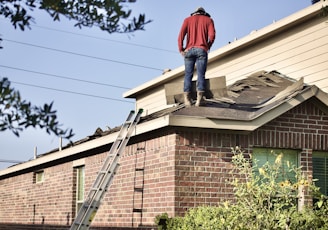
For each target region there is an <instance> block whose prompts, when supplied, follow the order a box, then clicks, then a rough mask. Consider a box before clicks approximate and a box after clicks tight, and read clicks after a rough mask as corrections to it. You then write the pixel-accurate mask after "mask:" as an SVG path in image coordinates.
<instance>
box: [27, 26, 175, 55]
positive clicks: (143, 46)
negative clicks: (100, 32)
mask: <svg viewBox="0 0 328 230" xmlns="http://www.w3.org/2000/svg"><path fill="white" fill-rule="evenodd" d="M31 26H33V27H38V28H41V29H46V30H52V31H57V32H61V33H67V34H73V35H76V36H81V37H87V38H93V39H98V40H104V41H110V42H115V43H120V44H124V45H130V46H137V47H141V48H147V49H153V50H159V51H164V52H169V53H174V54H179V53H178V52H177V51H173V50H167V49H162V48H157V47H152V46H146V45H141V44H137V43H132V42H124V41H118V40H113V39H108V38H102V37H96V36H91V35H86V34H81V33H75V32H71V31H66V30H59V29H54V28H49V27H45V26H37V25H31Z"/></svg>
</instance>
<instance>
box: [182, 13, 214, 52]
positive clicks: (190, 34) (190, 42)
mask: <svg viewBox="0 0 328 230" xmlns="http://www.w3.org/2000/svg"><path fill="white" fill-rule="evenodd" d="M186 35H187V40H186V46H185V47H184V45H183V41H184V38H185V36H186ZM214 40H215V27H214V22H213V20H212V19H211V18H210V17H208V16H205V15H199V14H198V15H193V16H190V17H188V18H186V19H185V20H184V21H183V24H182V27H181V29H180V33H179V37H178V48H179V51H180V52H181V51H184V50H188V49H190V48H192V47H197V48H202V49H204V50H206V51H208V50H209V49H210V48H211V46H212V44H213V42H214Z"/></svg>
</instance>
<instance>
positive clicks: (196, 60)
mask: <svg viewBox="0 0 328 230" xmlns="http://www.w3.org/2000/svg"><path fill="white" fill-rule="evenodd" d="M184 62H185V78H184V86H183V91H184V92H191V88H192V77H193V74H194V68H195V64H196V68H197V91H203V92H204V91H205V87H206V86H205V72H206V68H207V52H206V51H205V50H203V49H201V48H191V49H189V50H188V51H187V52H186V54H185V56H184Z"/></svg>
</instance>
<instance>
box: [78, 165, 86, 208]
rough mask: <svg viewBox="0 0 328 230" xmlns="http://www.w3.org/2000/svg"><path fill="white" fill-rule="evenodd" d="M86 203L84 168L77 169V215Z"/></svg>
mask: <svg viewBox="0 0 328 230" xmlns="http://www.w3.org/2000/svg"><path fill="white" fill-rule="evenodd" d="M83 201H84V166H80V167H77V168H76V213H77V212H78V211H79V209H80V208H81V206H82V204H83Z"/></svg>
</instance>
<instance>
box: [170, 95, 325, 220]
mask: <svg viewBox="0 0 328 230" xmlns="http://www.w3.org/2000/svg"><path fill="white" fill-rule="evenodd" d="M235 146H240V147H241V148H242V149H244V151H245V152H246V153H251V152H252V147H253V146H254V147H255V146H256V147H267V148H286V149H298V150H299V161H300V162H299V164H300V165H301V166H303V168H302V170H303V172H304V175H305V176H307V177H308V178H309V179H312V150H321V151H328V116H327V115H326V114H324V113H323V112H322V111H321V110H320V109H319V107H317V106H315V105H314V104H313V101H311V100H309V101H306V102H305V103H303V104H302V105H299V106H297V107H295V108H293V109H291V110H290V111H288V112H286V113H285V114H283V115H282V116H280V117H278V118H276V119H274V120H273V121H271V122H269V123H267V124H266V125H264V126H262V127H261V128H259V129H257V130H255V131H254V132H251V133H249V134H233V133H231V134H228V133H222V132H221V133H220V132H216V131H215V130H199V129H186V130H184V131H180V132H179V138H178V141H177V155H176V175H177V177H176V194H177V195H176V199H177V206H176V211H177V213H176V214H177V215H183V213H184V212H185V211H186V210H187V209H188V208H190V207H196V206H198V205H200V204H204V203H205V204H207V205H216V204H217V202H221V201H223V200H227V199H231V198H232V197H233V196H232V195H233V192H232V188H231V187H229V186H228V185H227V183H226V180H227V179H229V178H230V170H231V164H230V162H231V156H232V154H231V147H235ZM305 195H306V197H305V198H306V199H307V201H306V202H309V201H310V200H311V197H309V196H308V194H306V193H305Z"/></svg>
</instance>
